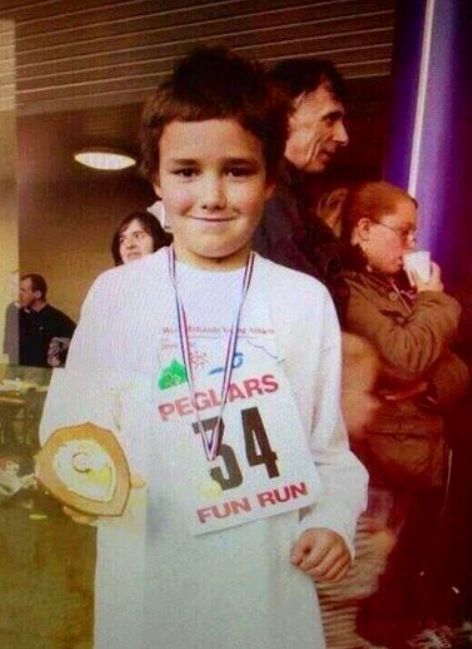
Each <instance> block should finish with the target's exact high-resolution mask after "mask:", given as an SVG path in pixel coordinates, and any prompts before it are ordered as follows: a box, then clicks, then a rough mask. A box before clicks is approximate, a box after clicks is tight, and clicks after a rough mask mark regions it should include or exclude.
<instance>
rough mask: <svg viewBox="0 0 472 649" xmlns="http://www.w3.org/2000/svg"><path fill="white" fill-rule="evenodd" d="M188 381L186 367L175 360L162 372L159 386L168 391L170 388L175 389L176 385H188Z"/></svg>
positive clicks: (158, 382)
mask: <svg viewBox="0 0 472 649" xmlns="http://www.w3.org/2000/svg"><path fill="white" fill-rule="evenodd" d="M186 381H187V370H186V369H185V366H184V365H182V363H179V361H176V360H175V359H174V360H173V361H172V362H171V363H170V364H169V365H168V366H167V367H164V369H163V370H162V372H161V374H160V376H159V378H158V381H157V385H158V386H159V388H160V389H161V390H168V389H169V388H172V387H174V385H180V384H181V383H186Z"/></svg>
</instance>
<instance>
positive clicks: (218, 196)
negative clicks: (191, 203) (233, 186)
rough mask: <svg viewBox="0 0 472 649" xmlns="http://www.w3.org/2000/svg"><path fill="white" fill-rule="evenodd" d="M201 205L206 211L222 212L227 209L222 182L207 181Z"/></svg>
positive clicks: (213, 179) (216, 179) (216, 180)
mask: <svg viewBox="0 0 472 649" xmlns="http://www.w3.org/2000/svg"><path fill="white" fill-rule="evenodd" d="M201 205H202V209H204V210H221V209H224V208H225V207H226V193H225V190H224V183H223V182H222V180H220V179H218V178H211V179H207V180H206V181H205V183H204V185H203V188H202V200H201Z"/></svg>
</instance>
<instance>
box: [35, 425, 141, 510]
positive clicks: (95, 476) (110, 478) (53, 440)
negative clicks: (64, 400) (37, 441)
mask: <svg viewBox="0 0 472 649" xmlns="http://www.w3.org/2000/svg"><path fill="white" fill-rule="evenodd" d="M35 461H36V477H37V479H38V480H39V482H40V483H41V484H42V485H43V486H44V488H45V489H47V491H49V492H50V493H51V494H52V495H53V496H54V497H55V498H57V499H58V500H60V501H61V502H62V503H63V504H64V505H67V506H68V507H72V508H73V509H76V510H78V511H80V512H84V513H86V514H92V515H94V516H120V515H121V514H122V513H123V511H124V509H125V507H126V503H127V501H128V496H129V491H130V472H129V468H128V463H127V461H126V457H125V454H124V452H123V449H122V448H121V446H120V444H119V443H118V441H117V439H116V437H115V435H114V433H112V432H111V431H110V430H107V429H105V428H101V427H100V426H96V425H95V424H91V423H90V422H87V423H84V424H79V425H76V426H67V427H64V428H58V429H57V430H56V431H54V433H53V434H52V435H51V436H50V437H49V438H48V440H47V441H46V443H45V445H44V446H43V447H42V448H41V450H40V451H39V453H38V454H37V455H36V458H35Z"/></svg>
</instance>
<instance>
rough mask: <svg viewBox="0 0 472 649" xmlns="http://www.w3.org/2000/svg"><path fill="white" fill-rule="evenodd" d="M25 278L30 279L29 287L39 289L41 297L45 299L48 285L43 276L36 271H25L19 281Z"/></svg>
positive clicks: (34, 289)
mask: <svg viewBox="0 0 472 649" xmlns="http://www.w3.org/2000/svg"><path fill="white" fill-rule="evenodd" d="M25 279H29V280H31V288H32V289H33V291H39V292H40V293H41V297H42V299H43V300H45V299H46V295H47V292H48V285H47V284H46V280H45V279H44V277H43V276H42V275H38V274H37V273H27V274H26V275H22V276H21V277H20V282H23V281H24V280H25Z"/></svg>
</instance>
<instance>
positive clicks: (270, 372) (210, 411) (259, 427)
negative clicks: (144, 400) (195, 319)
mask: <svg viewBox="0 0 472 649" xmlns="http://www.w3.org/2000/svg"><path fill="white" fill-rule="evenodd" d="M264 333H265V332H264V331H263V332H257V335H255V334H252V335H251V332H247V331H246V333H245V332H244V331H243V332H241V333H240V337H239V341H238V346H237V351H236V353H235V356H234V360H233V373H232V380H231V386H230V389H229V394H228V400H227V404H226V407H225V409H224V413H223V417H222V424H221V425H222V426H223V428H224V432H223V439H222V444H221V447H220V451H219V454H218V456H217V458H216V460H215V462H214V463H212V464H209V463H208V461H207V459H206V456H205V453H204V448H203V443H202V439H201V434H200V428H199V424H198V418H197V413H198V415H199V418H200V422H201V424H202V426H203V428H204V430H206V431H207V432H208V434H209V435H210V434H211V431H212V430H213V429H214V427H215V424H216V421H217V417H218V414H219V410H220V385H221V368H220V367H219V366H218V362H217V355H216V358H215V353H214V350H215V349H218V348H219V349H221V332H217V331H214V332H210V331H207V332H201V335H197V336H193V337H192V359H193V360H192V362H193V368H194V371H195V373H196V384H197V390H196V392H195V395H194V396H195V398H194V399H192V398H191V396H190V392H189V389H188V385H187V381H186V371H185V367H184V365H183V364H182V361H181V359H180V357H179V347H178V343H177V341H176V339H175V336H173V335H172V332H171V331H169V332H168V334H167V335H166V336H165V337H164V338H163V341H162V345H161V354H162V360H163V363H162V369H161V372H160V375H159V377H158V378H157V385H156V388H157V390H156V406H155V416H156V424H155V426H156V428H155V432H156V443H159V444H165V445H166V455H167V457H168V459H169V461H170V462H173V463H174V465H175V466H180V465H181V463H184V466H185V467H186V469H187V470H186V472H185V476H184V478H182V476H180V477H179V490H178V498H179V501H180V504H181V506H182V509H183V511H185V512H186V514H185V515H186V517H187V521H188V526H189V528H190V530H191V532H192V533H193V534H203V533H206V532H211V531H215V530H220V529H224V528H227V527H232V526H235V525H241V524H244V523H247V522H250V521H254V520H257V519H259V518H265V517H268V516H275V515H278V514H282V513H284V512H287V511H290V510H295V509H300V508H302V507H306V506H308V505H311V504H313V503H314V502H315V501H316V500H317V499H318V498H319V495H320V491H321V486H320V481H319V478H318V475H317V472H316V469H315V466H314V463H313V459H312V456H311V453H310V450H309V447H308V443H307V440H306V436H305V435H304V433H303V430H302V426H301V422H300V417H299V414H298V411H297V408H296V405H295V402H294V399H293V397H292V394H291V390H290V386H289V385H288V381H287V379H286V377H285V374H284V372H283V371H282V369H281V366H280V363H279V362H278V361H277V350H276V346H275V341H274V336H273V332H272V333H271V332H270V331H267V333H266V334H265V335H264ZM176 452H178V453H179V454H180V458H179V457H176V455H175V453H176ZM161 457H162V453H161Z"/></svg>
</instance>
